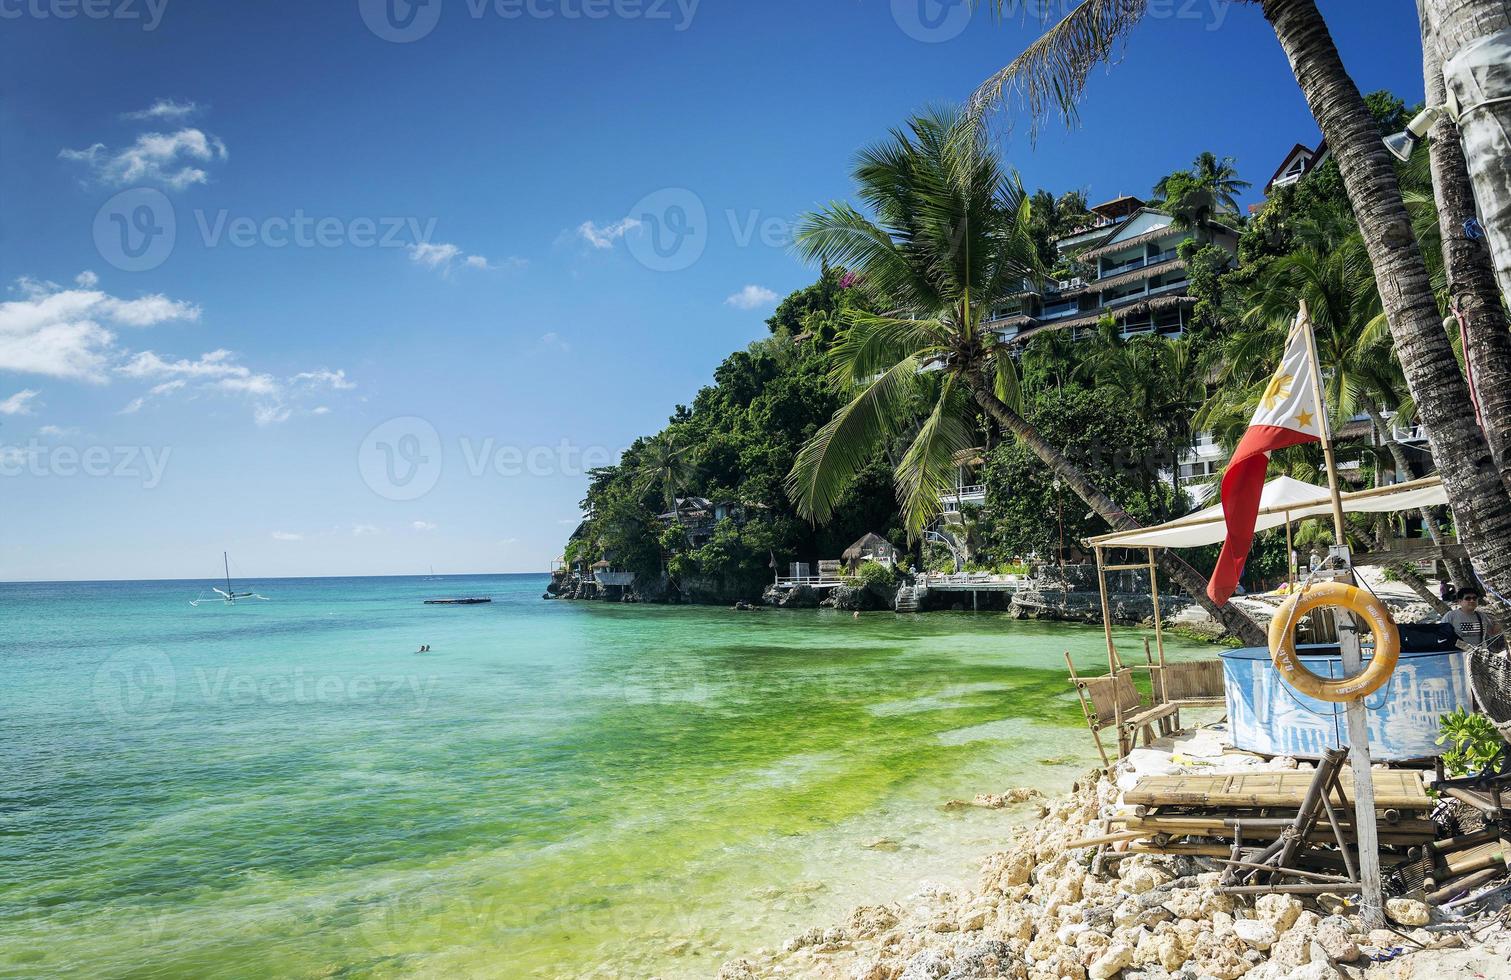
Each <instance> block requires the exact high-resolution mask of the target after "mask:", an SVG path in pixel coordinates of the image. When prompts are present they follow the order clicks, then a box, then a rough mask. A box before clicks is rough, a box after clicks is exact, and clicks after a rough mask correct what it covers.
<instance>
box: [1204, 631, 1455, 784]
mask: <svg viewBox="0 0 1511 980" xmlns="http://www.w3.org/2000/svg"><path fill="white" fill-rule="evenodd" d="M1299 652H1300V654H1301V662H1302V663H1303V664H1305V665H1306V668H1307V670H1310V671H1311V672H1312V673H1314V674H1316V675H1318V676H1319V677H1331V678H1342V677H1344V676H1346V675H1345V673H1344V670H1343V660H1342V657H1341V656H1340V655H1339V653H1338V647H1337V645H1336V644H1334V645H1331V646H1321V645H1310V646H1306V645H1304V646H1302V647H1301V648H1300V649H1299ZM1222 661H1223V681H1224V687H1225V689H1226V690H1225V693H1226V695H1227V701H1228V726H1229V730H1230V731H1231V733H1232V736H1233V745H1234V747H1235V748H1240V749H1247V750H1248V751H1250V752H1258V753H1260V754H1262V755H1289V756H1295V757H1297V758H1302V759H1314V758H1317V757H1319V756H1321V755H1322V753H1323V751H1324V750H1326V749H1330V748H1342V747H1343V746H1345V745H1346V744H1347V736H1348V723H1347V722H1346V721H1345V719H1344V717H1343V710H1344V706H1343V705H1341V704H1332V703H1330V702H1327V701H1318V700H1316V699H1315V698H1309V697H1307V696H1306V695H1304V694H1301V693H1299V692H1298V691H1296V690H1295V689H1294V688H1291V687H1289V686H1287V685H1286V684H1285V683H1284V682H1283V681H1282V680H1281V679H1280V672H1279V671H1278V670H1276V669H1275V665H1274V663H1273V661H1272V660H1271V659H1270V651H1269V650H1268V649H1267V648H1265V647H1245V648H1243V649H1241V650H1229V651H1227V652H1225V653H1223V654H1222ZM1468 705H1469V671H1468V667H1467V664H1466V663H1465V659H1464V654H1463V653H1461V652H1459V651H1457V650H1453V651H1446V652H1434V653H1402V654H1401V662H1400V663H1399V664H1398V665H1397V666H1396V671H1395V673H1394V674H1393V675H1391V678H1390V681H1389V683H1387V684H1386V685H1385V686H1384V687H1382V688H1380V690H1378V691H1376V692H1375V693H1374V694H1371V695H1370V696H1369V697H1368V698H1366V699H1365V707H1367V708H1368V709H1369V750H1370V755H1371V757H1372V758H1374V760H1375V761H1377V762H1385V761H1403V760H1406V759H1421V758H1424V757H1427V756H1434V755H1438V754H1440V753H1441V752H1442V748H1441V747H1440V746H1439V745H1438V744H1437V741H1436V740H1437V737H1438V719H1439V718H1440V717H1441V716H1442V715H1445V714H1447V713H1449V712H1450V711H1453V710H1454V709H1456V708H1460V707H1467V706H1468Z"/></svg>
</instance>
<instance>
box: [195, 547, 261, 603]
mask: <svg viewBox="0 0 1511 980" xmlns="http://www.w3.org/2000/svg"><path fill="white" fill-rule="evenodd" d="M220 560H221V562H222V563H223V564H224V566H225V571H226V587H225V588H224V589H217V588H215V587H214V586H211V591H212V592H214V593H215V594H216V595H218V596H220V598H219V599H204V598H200V599H190V600H189V605H191V606H197V605H199V604H200V603H201V602H224V603H225V604H226V605H228V606H234V605H236V600H237V599H260V600H262V601H263V602H268V601H269V599H268V597H267V596H265V595H258V594H257V593H255V592H237V591H235V590H234V589H232V588H231V556H230V555H229V554H228V553H227V552H224V551H222V552H221V553H220Z"/></svg>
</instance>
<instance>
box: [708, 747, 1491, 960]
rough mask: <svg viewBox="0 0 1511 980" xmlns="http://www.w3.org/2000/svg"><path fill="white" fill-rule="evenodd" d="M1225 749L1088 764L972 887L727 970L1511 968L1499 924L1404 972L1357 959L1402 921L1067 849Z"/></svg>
mask: <svg viewBox="0 0 1511 980" xmlns="http://www.w3.org/2000/svg"><path fill="white" fill-rule="evenodd" d="M1141 751H1142V750H1141ZM1136 755H1139V753H1136ZM1192 755H1199V756H1202V757H1203V758H1201V759H1200V760H1193V759H1191V758H1190V757H1191V756H1192ZM1160 756H1163V758H1162V759H1161V758H1160ZM1214 759H1215V761H1214ZM1229 761H1230V760H1229V758H1228V757H1223V756H1222V754H1221V747H1220V745H1216V744H1213V745H1208V744H1205V743H1203V742H1201V740H1200V739H1195V740H1191V742H1189V743H1187V744H1183V745H1182V746H1181V750H1180V752H1177V753H1171V752H1163V753H1161V752H1153V751H1150V752H1148V753H1147V754H1143V755H1141V757H1140V758H1138V759H1136V760H1130V763H1131V764H1130V765H1128V766H1127V768H1126V769H1125V770H1124V772H1119V773H1117V774H1115V776H1116V777H1119V778H1117V781H1116V782H1114V780H1113V779H1109V778H1108V777H1107V776H1105V775H1100V776H1095V777H1093V778H1090V779H1086V780H1083V782H1082V783H1081V784H1080V785H1079V786H1078V787H1077V789H1076V790H1074V791H1073V792H1072V793H1070V794H1068V795H1066V796H1064V797H1061V798H1058V799H1045V800H1043V801H1042V802H1040V804H1039V805H1040V808H1041V816H1040V818H1039V820H1038V821H1037V823H1035V824H1033V825H1032V829H1031V831H1030V832H1024V831H1023V829H1021V828H1014V829H1013V830H1011V831H1006V830H1005V832H1004V838H1006V839H1009V840H1011V841H1013V843H1012V846H1011V847H1010V848H1009V849H1007V850H1005V851H1002V852H999V853H995V854H992V855H990V856H988V857H987V858H985V859H984V860H983V862H982V864H981V869H980V874H979V877H978V880H977V883H976V886H975V888H974V889H960V890H958V893H957V891H955V890H951V889H948V888H938V887H930V888H926V889H923V890H921V891H920V892H919V893H918V894H915V895H913V896H910V897H909V898H908V899H906V900H904V901H903V902H902V903H900V904H898V905H889V906H865V907H862V908H858V909H856V910H855V911H854V912H853V913H852V914H851V915H850V917H849V919H848V920H847V921H846V922H845V923H844V924H843V925H841V926H839V927H837V928H833V929H828V930H824V929H810V930H808V931H807V932H805V933H803V934H802V935H800V936H797V937H795V938H794V939H792V940H790V941H789V942H788V943H787V944H786V945H785V946H784V947H783V950H782V951H781V952H778V953H767V954H764V955H754V956H750V957H746V958H744V959H740V960H734V961H731V962H729V963H726V964H724V966H723V968H722V969H721V970H720V971H719V978H720V980H755V978H766V977H782V978H794V977H812V978H819V980H975V978H985V977H1007V978H1013V980H1088V978H1089V980H1111V978H1117V977H1125V978H1128V980H1167V978H1170V977H1173V976H1179V977H1185V978H1192V980H1195V978H1206V977H1212V978H1217V980H1237V978H1239V977H1246V978H1249V980H1281V978H1286V980H1290V978H1302V980H1326V978H1334V977H1341V976H1344V975H1347V976H1349V977H1350V978H1367V980H1375V978H1387V977H1388V978H1392V980H1394V978H1398V977H1407V976H1413V975H1420V976H1432V975H1434V974H1436V973H1438V972H1439V970H1438V969H1437V968H1436V967H1435V966H1434V964H1438V963H1442V964H1443V965H1444V966H1445V967H1447V966H1448V965H1449V964H1450V963H1453V964H1459V963H1464V964H1467V963H1473V964H1474V968H1473V969H1474V972H1477V973H1478V974H1479V975H1480V976H1482V977H1486V978H1502V980H1511V965H1508V964H1511V931H1507V930H1506V929H1504V928H1502V929H1500V930H1499V931H1494V930H1492V932H1491V934H1490V935H1489V936H1487V937H1483V938H1481V940H1480V946H1479V947H1478V948H1476V949H1473V950H1464V949H1454V948H1451V947H1453V946H1455V945H1457V944H1458V942H1459V934H1452V933H1450V934H1448V935H1446V936H1438V935H1435V934H1432V933H1428V932H1425V931H1422V930H1420V929H1417V930H1416V932H1417V934H1418V936H1419V938H1420V939H1423V940H1426V941H1427V942H1429V943H1436V944H1440V945H1443V946H1445V947H1450V948H1441V949H1433V950H1431V951H1422V950H1415V949H1414V951H1413V953H1412V954H1411V955H1410V956H1409V957H1407V958H1406V959H1407V960H1409V961H1410V967H1411V971H1409V972H1401V970H1402V964H1403V963H1404V962H1405V961H1402V960H1393V961H1390V962H1384V963H1378V964H1372V965H1371V964H1369V963H1368V962H1367V961H1365V960H1364V957H1365V954H1366V953H1369V952H1379V951H1380V950H1381V949H1382V948H1383V949H1389V948H1391V947H1394V946H1397V945H1410V944H1408V943H1407V942H1406V941H1405V940H1402V939H1401V938H1400V937H1399V936H1398V935H1397V934H1396V933H1394V932H1385V933H1383V934H1382V935H1360V934H1358V932H1357V931H1356V930H1357V919H1349V918H1346V917H1344V916H1339V915H1333V916H1329V917H1327V918H1323V917H1322V916H1320V915H1318V913H1317V912H1315V911H1312V910H1311V909H1309V908H1307V907H1306V906H1305V905H1304V904H1303V903H1302V902H1301V901H1299V900H1298V899H1296V898H1292V897H1290V896H1287V895H1265V896H1261V897H1260V898H1258V899H1257V901H1254V902H1253V903H1248V902H1246V901H1242V900H1235V899H1234V898H1233V897H1232V896H1228V895H1224V894H1222V893H1220V892H1219V891H1217V888H1216V886H1217V879H1218V877H1219V876H1218V874H1216V873H1215V872H1206V873H1202V867H1201V865H1199V864H1198V863H1197V862H1195V861H1194V860H1193V859H1191V858H1180V857H1163V856H1156V855H1146V854H1136V855H1130V854H1126V853H1120V852H1117V851H1115V850H1114V851H1110V852H1106V853H1104V854H1103V855H1102V857H1101V858H1100V859H1099V860H1098V861H1097V862H1096V864H1095V871H1093V863H1092V859H1093V855H1094V854H1095V849H1093V848H1079V849H1075V850H1071V849H1068V848H1067V847H1066V845H1067V844H1069V843H1071V842H1073V841H1075V840H1078V839H1081V838H1084V837H1090V836H1096V835H1097V834H1099V833H1103V832H1105V829H1106V823H1105V818H1106V817H1108V816H1110V815H1111V814H1112V813H1113V812H1114V811H1115V808H1116V807H1117V806H1118V805H1119V798H1120V795H1121V794H1120V785H1121V784H1122V783H1124V782H1125V781H1126V774H1127V772H1128V771H1129V770H1165V771H1187V770H1185V769H1184V766H1186V765H1190V766H1192V767H1195V766H1198V765H1199V766H1202V768H1201V770H1200V771H1202V772H1213V771H1222V770H1221V769H1220V768H1218V769H1216V770H1214V768H1213V767H1214V766H1220V765H1221V764H1226V763H1228V762H1229ZM1232 764H1233V765H1234V766H1235V767H1238V768H1251V767H1253V766H1254V765H1260V764H1262V765H1265V766H1267V767H1275V768H1294V767H1295V765H1296V763H1295V760H1271V761H1270V762H1268V763H1261V762H1260V760H1257V759H1255V758H1254V757H1252V756H1245V757H1242V760H1241V761H1237V762H1233V763H1232ZM1034 798H1035V797H1034V795H1031V794H1026V793H1025V794H1022V795H1020V794H1017V793H1009V794H1002V795H1000V796H992V795H990V794H983V795H981V796H978V797H977V798H976V800H975V801H973V804H967V805H976V806H988V807H993V808H995V807H1000V806H1004V805H1008V803H1007V801H1011V802H1014V803H1017V802H1025V801H1027V800H1029V799H1034ZM997 801H1003V802H997ZM1208 866H1209V867H1215V866H1214V865H1208ZM1325 907H1326V908H1329V909H1331V908H1334V907H1335V906H1332V905H1328V906H1325ZM1387 912H1388V915H1389V917H1390V918H1391V919H1392V920H1394V921H1395V922H1397V923H1400V924H1401V925H1403V926H1412V927H1419V926H1421V925H1425V924H1427V923H1428V922H1429V921H1430V920H1431V911H1430V910H1429V909H1428V908H1427V906H1425V905H1423V904H1422V903H1420V902H1414V901H1409V900H1404V899H1396V900H1392V901H1391V902H1390V903H1389V907H1388V909H1387ZM1387 937H1388V938H1387ZM1385 943H1389V946H1386V945H1384V944H1385ZM1471 954H1477V955H1471ZM1464 956H1471V958H1470V959H1467V960H1465V959H1463V958H1462V957H1464ZM1455 957H1457V959H1456V958H1455ZM1340 966H1342V967H1343V970H1344V971H1346V974H1345V972H1340V968H1339V967H1340ZM1366 967H1367V968H1366ZM1443 975H1444V976H1445V977H1446V976H1448V975H1467V974H1465V973H1463V972H1462V971H1460V972H1458V973H1456V974H1454V973H1444V974H1443Z"/></svg>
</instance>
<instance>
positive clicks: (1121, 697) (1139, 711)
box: [1065, 651, 1180, 766]
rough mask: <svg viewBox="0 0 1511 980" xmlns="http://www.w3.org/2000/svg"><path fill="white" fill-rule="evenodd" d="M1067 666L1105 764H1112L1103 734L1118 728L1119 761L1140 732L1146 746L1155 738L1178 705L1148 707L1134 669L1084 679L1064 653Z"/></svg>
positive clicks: (1121, 668)
mask: <svg viewBox="0 0 1511 980" xmlns="http://www.w3.org/2000/svg"><path fill="white" fill-rule="evenodd" d="M1065 666H1067V667H1069V668H1070V681H1071V683H1072V684H1074V685H1075V689H1076V696H1077V697H1078V698H1080V700H1081V713H1082V714H1083V715H1085V717H1086V727H1088V728H1090V729H1091V737H1092V738H1093V739H1095V740H1096V743H1097V751H1098V752H1100V753H1101V754H1102V764H1103V765H1106V766H1111V765H1112V760H1111V759H1109V758H1107V748H1106V746H1104V745H1103V744H1102V732H1103V731H1105V730H1106V729H1108V728H1112V729H1115V730H1116V732H1117V739H1118V755H1117V757H1118V758H1119V759H1121V758H1123V757H1124V756H1126V755H1127V754H1128V753H1129V752H1131V751H1133V748H1134V746H1135V745H1136V744H1137V742H1138V733H1139V732H1140V731H1142V732H1143V733H1144V744H1145V745H1149V744H1151V743H1152V742H1153V741H1154V740H1155V738H1156V737H1157V736H1156V735H1155V731H1154V725H1155V723H1156V722H1160V721H1163V720H1164V719H1166V718H1169V717H1171V716H1173V715H1174V714H1175V713H1176V712H1177V711H1178V710H1180V708H1179V705H1175V704H1159V703H1153V704H1145V703H1144V699H1143V696H1142V695H1140V694H1139V691H1138V688H1136V687H1134V685H1133V670H1132V668H1129V667H1120V668H1119V669H1117V670H1115V671H1113V672H1112V673H1111V674H1105V675H1103V676H1101V677H1082V676H1080V675H1079V674H1077V673H1076V668H1075V664H1074V663H1072V662H1071V659H1070V652H1069V651H1066V653H1065Z"/></svg>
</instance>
